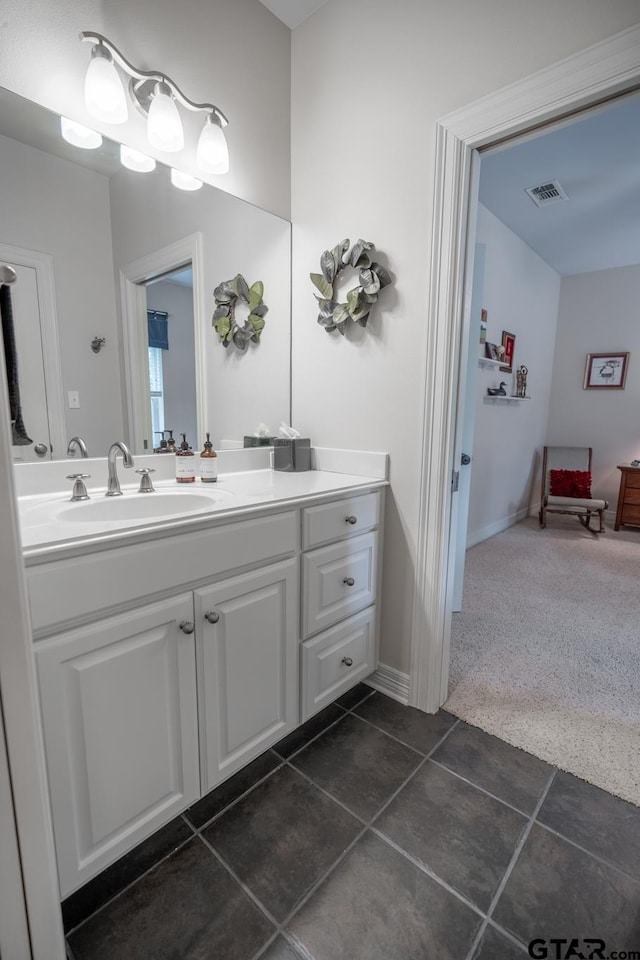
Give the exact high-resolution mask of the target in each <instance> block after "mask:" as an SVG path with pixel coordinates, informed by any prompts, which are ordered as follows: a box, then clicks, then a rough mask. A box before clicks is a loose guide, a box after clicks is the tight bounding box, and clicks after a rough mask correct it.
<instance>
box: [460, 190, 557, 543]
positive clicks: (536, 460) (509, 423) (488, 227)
mask: <svg viewBox="0 0 640 960" xmlns="http://www.w3.org/2000/svg"><path fill="white" fill-rule="evenodd" d="M476 239H477V242H478V243H482V244H484V245H485V250H486V256H485V274H484V295H483V302H482V305H483V307H484V308H485V309H486V310H487V314H488V316H487V340H488V341H490V342H492V343H501V342H502V331H503V330H508V331H509V332H510V333H513V334H515V337H516V348H515V355H514V371H515V369H516V367H518V366H519V365H520V364H524V365H525V366H526V367H527V368H528V370H529V374H528V377H527V394H528V395H530V396H531V400H530V401H527V402H524V403H509V404H507V403H495V402H493V401H491V400H487V399H486V396H487V387H497V386H498V385H499V383H500V382H501V381H506V388H505V389H506V391H507V393H508V394H513V393H515V376H514V375H512V374H507V373H500V371H499V370H497V369H496V368H493V369H491V368H489V369H480V370H479V371H478V376H477V379H476V416H475V433H474V440H473V461H472V465H471V469H472V473H471V497H470V503H469V526H468V531H467V544H468V545H469V546H471V545H473V544H475V543H479V542H480V541H481V540H484V539H486V538H487V537H490V536H493V534H495V533H498V532H499V531H500V530H504V529H506V528H507V527H508V526H510V525H511V524H512V523H515V522H517V521H518V520H520V519H522V518H523V517H524V516H526V514H527V512H528V508H529V504H530V502H534V503H535V501H536V500H537V499H538V498H539V484H540V462H541V457H542V448H543V446H544V445H545V443H546V430H547V418H548V413H549V395H550V392H551V374H552V368H553V351H554V343H555V336H556V324H557V318H558V298H559V295H560V276H559V274H558V273H556V271H555V270H553V269H552V268H551V267H550V266H549V265H548V264H546V263H545V262H544V260H542V259H541V258H540V257H539V256H538V255H537V254H536V253H534V252H533V250H532V249H531V248H530V247H528V246H527V245H526V244H525V243H524V242H523V241H522V240H520V238H519V237H517V236H516V235H515V234H514V233H513V232H512V231H511V230H509V228H508V227H506V226H505V225H504V224H503V223H502V222H501V221H500V220H498V218H497V217H495V216H494V215H493V214H492V213H491V212H490V211H489V210H487V209H486V207H484V206H483V205H482V204H479V206H478V228H477V235H476ZM479 329H480V318H479V317H478V318H476V321H475V333H476V335H475V337H474V338H473V339H474V342H473V344H472V347H471V356H472V358H474V357H475V356H477V355H480V354H482V353H483V346H484V345H482V346H480V345H479V344H478V342H477V341H478V339H479Z"/></svg>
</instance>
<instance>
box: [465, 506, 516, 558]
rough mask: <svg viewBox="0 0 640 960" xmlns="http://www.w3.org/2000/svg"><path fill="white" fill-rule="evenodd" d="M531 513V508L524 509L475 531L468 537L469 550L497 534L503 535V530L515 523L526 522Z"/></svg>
mask: <svg viewBox="0 0 640 960" xmlns="http://www.w3.org/2000/svg"><path fill="white" fill-rule="evenodd" d="M529 511H530V507H523V509H522V510H518V511H517V512H516V513H512V514H510V515H509V516H508V517H501V518H500V520H496V521H495V522H494V523H490V524H488V525H487V526H486V527H482V528H481V529H480V530H475V531H474V532H473V533H471V534H469V535H468V536H467V550H468V549H469V547H475V545H476V544H477V543H482V541H483V540H488V539H489V537H494V536H495V535H496V533H502V531H503V530H507V529H508V528H509V527H512V526H513V525H514V523H519V522H520V521H521V520H524V518H525V517H526V516H529Z"/></svg>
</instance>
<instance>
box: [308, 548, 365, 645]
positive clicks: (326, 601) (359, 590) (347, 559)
mask: <svg viewBox="0 0 640 960" xmlns="http://www.w3.org/2000/svg"><path fill="white" fill-rule="evenodd" d="M377 546H378V534H377V533H376V532H375V531H374V532H372V533H366V534H365V535H364V536H361V537H353V538H351V539H349V540H344V541H342V542H341V543H336V544H332V545H331V546H330V547H321V548H320V549H319V550H313V551H312V552H311V553H307V554H304V555H303V594H302V633H303V638H305V639H306V638H307V637H310V636H312V635H313V634H314V633H318V632H319V631H320V630H324V629H325V628H326V627H330V626H331V625H332V624H334V623H337V622H338V621H339V620H344V618H345V617H348V616H351V614H352V613H357V612H358V610H363V609H364V608H365V607H368V606H370V604H372V603H373V602H374V600H375V597H376V570H377Z"/></svg>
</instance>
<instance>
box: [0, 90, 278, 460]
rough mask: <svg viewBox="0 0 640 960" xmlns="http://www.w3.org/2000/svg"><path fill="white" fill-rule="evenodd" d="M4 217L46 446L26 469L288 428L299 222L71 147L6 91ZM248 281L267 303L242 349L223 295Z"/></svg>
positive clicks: (0, 204) (112, 150)
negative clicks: (229, 337) (79, 451)
mask: <svg viewBox="0 0 640 960" xmlns="http://www.w3.org/2000/svg"><path fill="white" fill-rule="evenodd" d="M0 210H1V211H2V213H1V215H0V262H2V263H9V264H11V265H12V266H13V267H14V269H15V271H16V277H17V278H16V280H15V282H13V283H12V284H11V288H10V289H11V301H12V312H13V317H14V325H15V332H16V341H17V354H18V371H19V378H20V389H21V401H22V411H23V419H24V424H25V428H26V431H27V433H28V435H29V437H30V438H31V440H32V441H33V443H32V444H30V445H29V444H25V445H23V446H14V448H13V450H14V454H15V459H16V460H38V459H39V458H42V459H61V458H64V457H65V455H66V448H67V443H68V441H69V439H70V438H71V437H73V436H78V435H79V436H81V437H82V438H83V439H84V440H85V442H86V445H87V448H88V452H89V455H90V456H104V455H106V453H107V450H108V448H109V446H110V444H111V443H112V442H113V441H114V440H118V439H124V440H125V441H126V442H128V443H129V444H130V445H131V447H132V450H133V452H134V453H144V452H147V453H150V452H151V450H152V449H153V448H154V447H156V446H157V445H158V444H159V440H160V437H159V434H158V431H159V430H160V429H165V430H168V429H171V430H173V432H174V436H175V437H176V438H177V439H178V440H179V439H180V436H179V435H180V433H182V432H185V433H186V434H187V436H188V439H189V441H190V443H191V445H192V446H193V447H194V448H198V447H199V446H201V445H202V441H203V439H204V432H205V431H208V432H209V433H210V434H211V438H212V440H213V441H214V443H215V444H216V445H217V446H218V447H222V448H224V447H225V446H236V445H242V438H243V436H244V435H246V434H251V433H253V432H254V430H255V428H256V426H257V424H258V423H260V422H263V423H266V424H268V425H269V426H270V427H271V428H272V430H273V431H274V432H275V430H276V428H277V426H278V424H279V423H280V421H281V420H288V419H289V416H290V404H291V387H290V361H291V307H290V303H291V225H290V223H289V222H288V221H286V220H282V219H281V218H280V217H277V216H275V215H273V214H271V213H267V212H266V211H264V210H261V209H259V208H258V207H255V206H252V205H251V204H249V203H246V202H245V201H243V200H240V199H238V198H237V197H233V196H231V195H229V194H227V193H224V192H222V191H220V190H217V189H216V188H215V187H212V186H210V185H208V184H205V185H204V186H203V187H202V188H201V189H200V190H197V191H194V192H187V191H183V190H179V189H176V187H174V186H173V185H172V184H171V182H170V171H169V168H167V167H165V166H163V165H162V164H158V165H157V167H156V169H155V170H154V171H153V172H150V173H139V172H133V171H131V170H129V169H126V168H125V167H123V166H122V164H121V162H120V148H119V145H118V144H116V143H114V142H111V141H108V140H104V141H103V144H102V146H101V147H100V148H98V149H96V150H82V149H80V148H76V147H73V146H71V145H70V144H68V143H66V142H65V141H64V140H63V139H62V137H61V135H60V118H59V117H57V116H55V115H54V114H52V113H50V112H49V111H47V110H45V109H44V108H42V107H40V106H38V105H37V104H34V103H31V102H30V101H27V100H24V99H23V98H21V97H18V96H16V95H15V94H12V93H10V92H8V91H6V90H2V89H0ZM238 273H240V274H242V275H243V276H244V277H245V279H246V280H247V282H248V283H249V285H251V284H252V283H254V282H255V281H258V280H259V281H262V283H263V284H264V302H265V304H266V305H267V306H268V313H267V315H266V325H265V328H264V330H263V332H262V335H261V339H260V342H259V343H257V344H254V343H250V344H249V346H248V348H247V350H246V351H244V352H241V351H238V349H237V348H236V347H235V346H230V347H228V348H225V347H223V346H222V345H221V344H220V343H219V342H218V336H217V334H216V331H215V330H214V329H213V327H212V324H211V317H212V314H213V311H214V308H215V302H214V298H213V290H214V288H215V287H216V286H217V285H218V284H219V283H221V282H222V281H224V280H231V279H232V278H233V277H235V276H236V274H238ZM238 309H239V313H240V311H241V309H242V308H241V307H239V308H238ZM238 319H239V320H241V319H242V317H241V316H240V315H239V316H238ZM149 320H151V321H152V323H151V325H150V324H149ZM156 321H157V322H156ZM150 330H152V331H153V332H152V334H151V348H150V341H149V336H150ZM92 343H93V346H92ZM96 346H99V349H98V350H97V351H96V349H95V348H96ZM43 448H44V452H43Z"/></svg>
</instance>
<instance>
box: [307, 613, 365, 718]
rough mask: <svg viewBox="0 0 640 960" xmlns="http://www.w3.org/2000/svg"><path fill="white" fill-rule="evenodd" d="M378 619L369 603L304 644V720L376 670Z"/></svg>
mask: <svg viewBox="0 0 640 960" xmlns="http://www.w3.org/2000/svg"><path fill="white" fill-rule="evenodd" d="M375 622H376V609H375V607H369V609H368V610H365V611H364V612H363V613H358V614H356V615H355V617H350V618H349V619H348V620H345V621H344V622H343V623H339V624H338V625H337V626H336V627H331V629H330V630H325V631H324V632H323V633H321V634H320V635H319V636H317V637H314V638H313V640H305V641H304V643H303V644H302V645H301V647H300V653H301V671H302V705H301V706H302V716H301V720H302V721H305V720H308V719H309V717H311V716H313V714H314V713H317V712H318V710H322V708H323V707H326V706H327V704H329V703H331V702H332V701H333V700H335V699H336V697H339V696H340V694H342V693H345V691H347V690H349V689H350V688H351V687H352V686H353V685H354V684H356V683H357V682H358V680H362V678H363V677H366V676H368V675H369V674H370V673H373V671H374V670H375V666H376V663H375V650H376V643H375V639H376V638H375Z"/></svg>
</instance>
